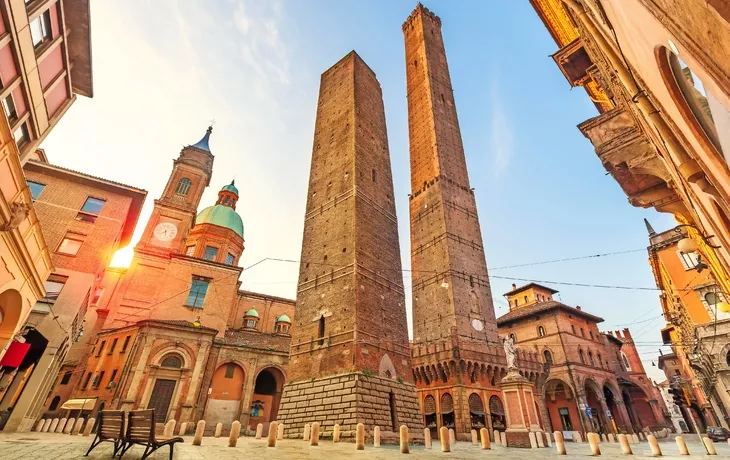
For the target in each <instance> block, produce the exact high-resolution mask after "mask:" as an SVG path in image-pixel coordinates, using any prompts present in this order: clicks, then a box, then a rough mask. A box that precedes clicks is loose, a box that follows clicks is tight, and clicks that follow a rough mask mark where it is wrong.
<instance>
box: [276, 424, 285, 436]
mask: <svg viewBox="0 0 730 460" xmlns="http://www.w3.org/2000/svg"><path fill="white" fill-rule="evenodd" d="M276 439H284V424H283V423H280V422H279V423H278V424H277V426H276Z"/></svg>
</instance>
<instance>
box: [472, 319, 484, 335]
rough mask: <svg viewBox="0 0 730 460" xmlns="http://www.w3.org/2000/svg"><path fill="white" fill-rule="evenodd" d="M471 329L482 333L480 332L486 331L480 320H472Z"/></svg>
mask: <svg viewBox="0 0 730 460" xmlns="http://www.w3.org/2000/svg"><path fill="white" fill-rule="evenodd" d="M471 327H473V328H474V329H475V330H477V331H480V332H481V330H482V329H484V325H483V324H482V322H481V321H479V320H478V319H473V320H471Z"/></svg>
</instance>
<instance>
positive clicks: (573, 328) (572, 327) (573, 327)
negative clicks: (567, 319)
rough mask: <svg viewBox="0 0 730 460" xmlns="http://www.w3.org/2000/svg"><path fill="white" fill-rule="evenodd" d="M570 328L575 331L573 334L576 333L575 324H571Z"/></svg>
mask: <svg viewBox="0 0 730 460" xmlns="http://www.w3.org/2000/svg"><path fill="white" fill-rule="evenodd" d="M570 330H571V331H573V334H575V326H573V325H572V324H571V325H570Z"/></svg>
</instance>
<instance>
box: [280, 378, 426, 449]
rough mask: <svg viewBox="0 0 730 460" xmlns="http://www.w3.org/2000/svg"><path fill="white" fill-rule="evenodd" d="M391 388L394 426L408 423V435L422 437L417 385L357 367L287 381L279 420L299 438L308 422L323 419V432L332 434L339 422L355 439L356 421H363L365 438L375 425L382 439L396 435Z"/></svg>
mask: <svg viewBox="0 0 730 460" xmlns="http://www.w3.org/2000/svg"><path fill="white" fill-rule="evenodd" d="M391 393H392V394H393V396H394V398H395V405H396V414H397V416H396V421H395V425H396V427H399V426H400V425H407V426H408V428H409V430H410V436H411V437H412V438H414V439H419V438H420V437H421V436H422V431H423V421H422V418H421V415H420V412H419V408H418V400H417V399H416V393H415V388H414V387H413V385H412V384H410V383H406V382H404V383H400V382H398V381H394V380H391V379H386V378H380V377H376V376H370V377H367V376H365V375H364V374H362V373H359V372H357V373H349V374H340V375H335V376H332V377H326V378H321V379H313V380H311V381H300V382H296V383H290V384H287V385H285V387H284V394H283V396H282V402H281V406H280V408H279V420H280V421H282V422H283V423H284V424H285V431H284V433H285V436H286V437H287V438H301V437H302V433H303V431H304V424H305V423H310V424H311V423H313V422H319V424H320V435H321V436H324V437H331V436H332V430H333V427H334V425H335V424H336V423H337V424H339V425H340V429H341V430H342V436H343V438H351V439H354V437H355V428H356V427H357V424H358V423H363V424H364V425H365V432H366V437H368V438H372V433H373V428H374V427H375V426H379V427H380V430H381V432H382V434H383V438H384V439H394V436H396V435H397V433H396V432H394V431H393V424H394V421H393V418H392V416H391V411H390V395H391Z"/></svg>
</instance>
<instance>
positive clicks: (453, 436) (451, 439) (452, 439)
mask: <svg viewBox="0 0 730 460" xmlns="http://www.w3.org/2000/svg"><path fill="white" fill-rule="evenodd" d="M449 444H450V445H452V446H455V445H456V433H455V432H454V429H453V428H449Z"/></svg>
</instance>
